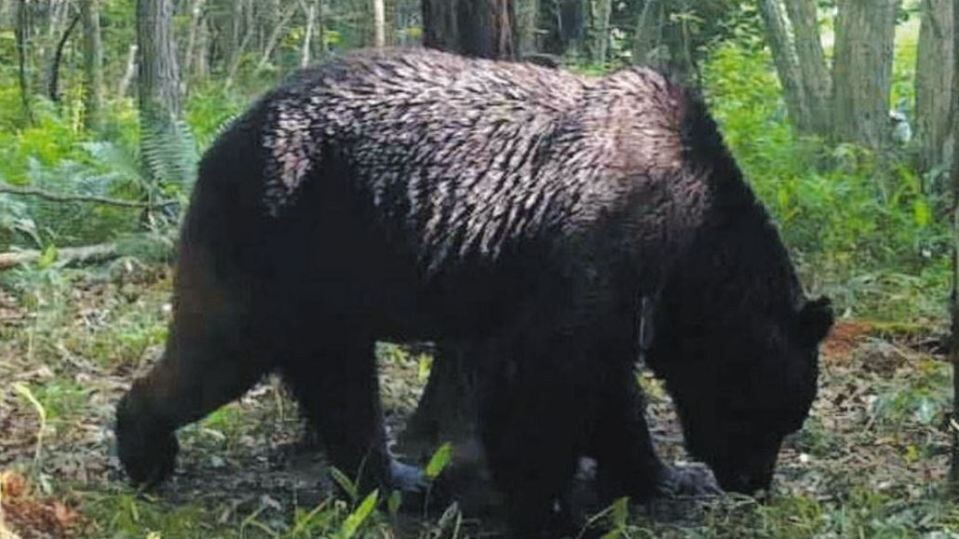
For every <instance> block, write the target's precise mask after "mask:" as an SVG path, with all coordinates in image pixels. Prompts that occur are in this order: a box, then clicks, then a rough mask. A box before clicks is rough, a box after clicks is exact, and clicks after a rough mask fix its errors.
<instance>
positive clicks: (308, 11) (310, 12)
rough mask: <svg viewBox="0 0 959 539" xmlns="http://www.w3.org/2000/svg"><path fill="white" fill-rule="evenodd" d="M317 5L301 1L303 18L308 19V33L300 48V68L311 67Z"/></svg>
mask: <svg viewBox="0 0 959 539" xmlns="http://www.w3.org/2000/svg"><path fill="white" fill-rule="evenodd" d="M316 4H317V3H316V2H313V1H310V2H304V1H303V0H300V9H302V10H303V16H304V17H305V18H306V31H305V32H304V34H303V44H302V45H301V47H300V67H306V66H308V65H310V61H311V60H312V59H311V54H312V52H313V34H314V33H315V27H316V11H317V5H316Z"/></svg>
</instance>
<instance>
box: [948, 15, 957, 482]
mask: <svg viewBox="0 0 959 539" xmlns="http://www.w3.org/2000/svg"><path fill="white" fill-rule="evenodd" d="M952 25H953V27H954V28H955V29H956V30H957V31H956V32H953V50H956V51H959V0H953V3H952ZM952 65H953V70H952V76H953V92H952V117H953V122H952V143H953V156H954V157H955V159H953V160H952V174H951V176H952V178H951V179H952V294H951V297H950V299H951V301H950V311H951V312H950V315H951V318H952V331H951V333H952V335H951V338H950V343H949V359H950V361H951V362H952V417H951V418H950V421H949V427H950V428H949V431H950V432H951V433H952V455H951V458H950V460H949V490H950V491H951V492H952V495H953V496H957V495H959V121H957V120H959V54H954V55H953V64H952Z"/></svg>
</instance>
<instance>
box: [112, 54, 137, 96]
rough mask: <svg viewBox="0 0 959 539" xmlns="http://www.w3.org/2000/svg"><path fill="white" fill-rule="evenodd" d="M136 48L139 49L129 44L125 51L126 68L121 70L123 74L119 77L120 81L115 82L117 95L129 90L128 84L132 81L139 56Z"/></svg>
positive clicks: (123, 94)
mask: <svg viewBox="0 0 959 539" xmlns="http://www.w3.org/2000/svg"><path fill="white" fill-rule="evenodd" d="M137 50H139V47H137V46H136V45H130V49H129V50H128V51H127V61H126V63H125V65H126V68H125V69H124V70H123V76H122V77H120V83H119V84H117V96H118V97H124V96H126V95H127V92H128V91H129V90H130V84H131V83H133V77H135V76H136V74H137V56H139V55H138V54H137Z"/></svg>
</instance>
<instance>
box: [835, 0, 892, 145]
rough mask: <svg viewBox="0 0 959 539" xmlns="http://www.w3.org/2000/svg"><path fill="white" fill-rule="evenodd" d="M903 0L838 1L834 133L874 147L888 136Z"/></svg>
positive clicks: (846, 140) (885, 140)
mask: <svg viewBox="0 0 959 539" xmlns="http://www.w3.org/2000/svg"><path fill="white" fill-rule="evenodd" d="M900 2H901V0H840V2H839V14H838V16H837V18H836V47H835V62H834V68H833V98H832V101H833V103H832V113H833V117H834V119H835V123H834V125H833V127H834V129H833V134H834V136H835V138H836V140H838V141H840V142H853V143H857V144H861V145H863V146H866V147H869V148H872V149H874V150H881V149H882V148H884V147H885V145H886V142H887V138H888V135H889V121H888V116H889V95H890V88H891V84H892V61H893V53H894V50H893V46H894V44H895V43H894V42H895V36H896V15H897V12H898V10H899V4H900Z"/></svg>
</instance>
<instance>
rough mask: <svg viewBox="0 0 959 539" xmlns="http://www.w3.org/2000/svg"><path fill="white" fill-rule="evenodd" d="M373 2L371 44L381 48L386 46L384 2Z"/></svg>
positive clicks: (375, 0)
mask: <svg viewBox="0 0 959 539" xmlns="http://www.w3.org/2000/svg"><path fill="white" fill-rule="evenodd" d="M372 2H373V46H374V47H376V48H378V49H382V48H383V47H385V46H386V4H384V3H383V0H372Z"/></svg>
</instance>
